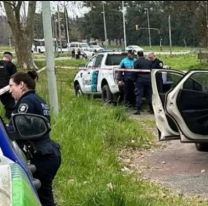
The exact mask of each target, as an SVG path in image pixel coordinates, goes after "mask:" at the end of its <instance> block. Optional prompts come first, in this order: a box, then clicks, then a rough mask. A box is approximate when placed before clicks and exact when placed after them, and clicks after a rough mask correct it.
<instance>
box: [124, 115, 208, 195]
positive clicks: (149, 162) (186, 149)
mask: <svg viewBox="0 0 208 206" xmlns="http://www.w3.org/2000/svg"><path fill="white" fill-rule="evenodd" d="M143 117H144V116H143ZM143 117H142V116H140V117H136V118H137V119H138V121H143V120H142V119H143ZM134 118H135V117H134ZM145 118H149V119H151V118H152V120H153V118H154V117H153V116H152V117H151V115H148V116H147V117H145ZM152 131H153V134H154V135H155V136H156V132H155V128H152ZM126 160H128V161H126ZM124 161H126V162H128V164H129V167H131V169H134V170H136V171H137V172H139V173H142V174H143V176H144V178H147V179H151V180H153V181H156V182H159V183H161V184H163V185H164V186H166V187H169V188H172V189H174V190H175V191H176V192H178V193H180V194H189V195H197V196H202V197H206V198H208V152H198V151H197V150H196V149H195V145H194V144H188V143H187V144H185V143H180V141H178V140H173V141H168V142H158V147H156V148H154V149H151V150H148V151H125V155H124Z"/></svg>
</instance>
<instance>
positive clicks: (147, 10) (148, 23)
mask: <svg viewBox="0 0 208 206" xmlns="http://www.w3.org/2000/svg"><path fill="white" fill-rule="evenodd" d="M145 11H146V12H147V27H148V34H149V46H150V49H152V42H151V33H150V21H149V9H148V8H145Z"/></svg>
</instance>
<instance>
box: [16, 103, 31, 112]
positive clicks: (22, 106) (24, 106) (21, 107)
mask: <svg viewBox="0 0 208 206" xmlns="http://www.w3.org/2000/svg"><path fill="white" fill-rule="evenodd" d="M28 108H29V106H28V104H26V103H22V104H20V105H19V107H18V112H24V113H26V112H27V110H28Z"/></svg>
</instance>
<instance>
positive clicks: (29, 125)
mask: <svg viewBox="0 0 208 206" xmlns="http://www.w3.org/2000/svg"><path fill="white" fill-rule="evenodd" d="M12 121H13V125H14V128H15V130H16V132H17V134H18V135H17V136H16V137H15V139H18V140H31V139H38V138H40V137H42V136H44V135H46V134H47V133H49V132H50V130H51V128H50V124H49V121H48V119H47V118H45V117H43V116H41V115H37V114H30V113H18V114H14V115H13V116H12Z"/></svg>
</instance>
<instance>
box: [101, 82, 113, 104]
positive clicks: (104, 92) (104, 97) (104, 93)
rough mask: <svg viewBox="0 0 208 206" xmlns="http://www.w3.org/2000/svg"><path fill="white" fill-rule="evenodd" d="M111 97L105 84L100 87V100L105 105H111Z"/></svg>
mask: <svg viewBox="0 0 208 206" xmlns="http://www.w3.org/2000/svg"><path fill="white" fill-rule="evenodd" d="M112 99H113V95H112V93H111V91H110V88H109V86H108V85H107V84H105V85H104V86H103V87H102V100H103V101H104V102H106V103H111V102H112Z"/></svg>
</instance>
